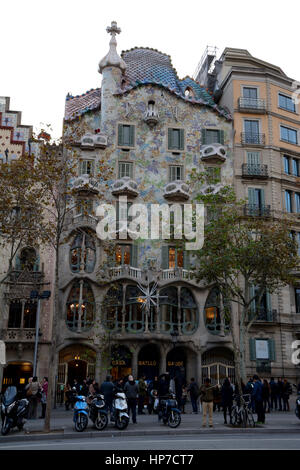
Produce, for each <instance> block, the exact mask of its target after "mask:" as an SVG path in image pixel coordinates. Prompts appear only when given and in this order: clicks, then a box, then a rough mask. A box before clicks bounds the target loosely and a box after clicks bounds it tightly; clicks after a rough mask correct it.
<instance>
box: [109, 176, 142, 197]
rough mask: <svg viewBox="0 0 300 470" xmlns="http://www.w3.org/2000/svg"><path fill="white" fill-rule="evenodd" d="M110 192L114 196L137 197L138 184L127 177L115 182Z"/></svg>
mask: <svg viewBox="0 0 300 470" xmlns="http://www.w3.org/2000/svg"><path fill="white" fill-rule="evenodd" d="M111 192H112V194H113V195H114V196H131V197H137V196H138V195H139V190H138V184H137V183H136V182H135V181H134V180H133V179H132V178H130V177H129V176H124V177H123V178H120V179H118V180H116V181H115V182H114V183H113V185H112V188H111Z"/></svg>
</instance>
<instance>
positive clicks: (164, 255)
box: [161, 246, 169, 269]
mask: <svg viewBox="0 0 300 470" xmlns="http://www.w3.org/2000/svg"><path fill="white" fill-rule="evenodd" d="M161 268H162V269H169V247H168V246H162V248H161Z"/></svg>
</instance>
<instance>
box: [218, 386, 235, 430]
mask: <svg viewBox="0 0 300 470" xmlns="http://www.w3.org/2000/svg"><path fill="white" fill-rule="evenodd" d="M221 396H222V406H223V413H224V424H227V411H228V415H229V419H230V424H232V416H231V410H232V404H233V387H232V385H231V383H230V380H229V378H228V377H226V379H225V380H224V382H223V385H222V389H221Z"/></svg>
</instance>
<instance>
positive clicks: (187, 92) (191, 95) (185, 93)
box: [184, 86, 195, 98]
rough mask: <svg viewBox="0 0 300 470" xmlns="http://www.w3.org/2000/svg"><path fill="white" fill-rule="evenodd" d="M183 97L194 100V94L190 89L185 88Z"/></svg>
mask: <svg viewBox="0 0 300 470" xmlns="http://www.w3.org/2000/svg"><path fill="white" fill-rule="evenodd" d="M184 96H185V97H186V98H194V96H195V92H194V90H193V89H192V88H191V87H189V86H187V87H186V89H185V92H184Z"/></svg>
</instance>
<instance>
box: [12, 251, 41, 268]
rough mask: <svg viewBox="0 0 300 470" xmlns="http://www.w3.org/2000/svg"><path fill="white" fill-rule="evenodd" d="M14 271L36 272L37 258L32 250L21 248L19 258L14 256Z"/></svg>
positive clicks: (37, 266)
mask: <svg viewBox="0 0 300 470" xmlns="http://www.w3.org/2000/svg"><path fill="white" fill-rule="evenodd" d="M16 270H18V271H25V270H26V271H35V272H36V271H38V270H39V256H38V255H37V253H36V251H35V249H34V248H29V247H26V248H23V250H22V251H21V253H20V255H19V256H16Z"/></svg>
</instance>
